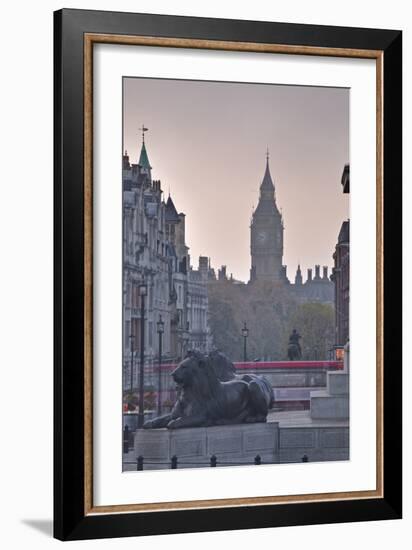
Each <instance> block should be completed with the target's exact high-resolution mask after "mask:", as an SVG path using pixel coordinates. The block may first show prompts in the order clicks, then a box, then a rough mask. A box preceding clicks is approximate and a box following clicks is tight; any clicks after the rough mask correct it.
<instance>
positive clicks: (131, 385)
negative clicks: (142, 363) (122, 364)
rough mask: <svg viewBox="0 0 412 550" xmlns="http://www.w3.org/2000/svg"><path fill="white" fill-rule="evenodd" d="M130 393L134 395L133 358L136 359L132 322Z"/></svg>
mask: <svg viewBox="0 0 412 550" xmlns="http://www.w3.org/2000/svg"><path fill="white" fill-rule="evenodd" d="M129 338H130V355H131V359H130V393H133V374H134V373H133V366H134V365H133V357H134V334H133V331H132V321H130V336H129Z"/></svg>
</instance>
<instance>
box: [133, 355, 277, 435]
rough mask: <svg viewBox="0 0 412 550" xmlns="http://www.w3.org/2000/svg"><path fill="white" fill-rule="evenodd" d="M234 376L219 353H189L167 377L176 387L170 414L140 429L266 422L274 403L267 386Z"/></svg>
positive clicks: (249, 376)
mask: <svg viewBox="0 0 412 550" xmlns="http://www.w3.org/2000/svg"><path fill="white" fill-rule="evenodd" d="M235 373H236V371H235V367H234V365H233V363H232V362H231V361H230V360H229V359H228V358H227V357H226V356H225V355H224V354H222V353H220V352H212V353H210V354H209V355H204V354H202V353H200V352H198V351H194V352H189V353H188V355H187V356H186V357H185V359H183V361H182V362H181V363H179V365H178V366H177V367H176V368H175V370H174V371H173V372H172V373H171V376H172V377H173V380H174V381H175V383H176V386H177V400H176V403H175V405H174V407H173V409H172V411H171V412H170V413H169V414H165V415H163V416H159V417H157V418H154V419H152V420H148V421H147V422H145V424H144V426H143V428H145V429H148V428H169V429H177V428H192V427H201V426H217V425H223V424H242V423H244V422H248V423H251V422H266V416H267V413H268V410H269V409H270V408H271V407H272V406H273V401H274V397H273V389H272V386H271V384H270V383H269V381H268V380H267V379H266V378H265V377H263V376H258V375H255V374H246V375H244V376H237V375H236V374H235Z"/></svg>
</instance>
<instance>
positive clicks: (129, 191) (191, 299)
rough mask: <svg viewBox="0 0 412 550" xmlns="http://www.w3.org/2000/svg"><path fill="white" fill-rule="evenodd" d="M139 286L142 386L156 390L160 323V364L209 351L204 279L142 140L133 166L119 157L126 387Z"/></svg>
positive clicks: (134, 360)
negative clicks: (194, 265)
mask: <svg viewBox="0 0 412 550" xmlns="http://www.w3.org/2000/svg"><path fill="white" fill-rule="evenodd" d="M143 282H144V284H145V285H146V288H147V295H146V297H145V298H144V321H143V322H144V323H145V324H144V333H145V338H144V340H145V341H144V358H145V360H144V362H145V366H144V370H145V386H146V385H147V386H150V385H152V386H154V387H156V376H157V374H156V372H157V371H156V367H157V363H158V357H159V334H158V325H157V323H158V322H159V320H160V319H161V320H162V321H163V323H164V333H163V336H162V363H167V362H175V361H178V360H180V359H181V358H182V357H183V356H184V355H185V353H186V351H187V350H188V349H199V350H202V351H208V350H209V349H210V346H211V336H210V330H209V325H208V315H207V311H208V296H207V285H206V280H205V278H204V275H203V273H202V272H201V271H200V270H197V269H194V268H192V267H191V265H190V256H189V248H188V247H187V245H186V241H185V214H183V213H178V212H177V210H176V208H175V205H174V203H173V200H172V198H171V196H169V197H168V199H167V201H165V200H163V191H162V188H161V182H160V181H159V180H153V179H152V167H151V166H150V162H149V158H148V154H147V150H146V145H145V142H144V136H143V143H142V147H141V151H140V157H139V160H138V162H137V163H131V162H130V158H129V156H128V154H127V152H126V153H125V154H124V156H123V365H124V387H125V388H130V387H131V386H133V388H137V386H138V370H139V368H138V367H139V361H140V350H141V348H142V342H140V334H141V323H142V318H141V303H142V302H141V300H142V298H141V296H140V285H141V284H142V283H143ZM132 367H133V368H132ZM132 370H133V381H132V380H131V373H132Z"/></svg>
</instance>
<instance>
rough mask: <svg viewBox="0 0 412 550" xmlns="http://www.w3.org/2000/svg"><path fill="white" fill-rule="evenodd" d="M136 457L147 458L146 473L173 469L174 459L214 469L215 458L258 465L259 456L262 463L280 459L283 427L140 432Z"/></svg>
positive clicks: (261, 425)
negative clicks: (211, 464)
mask: <svg viewBox="0 0 412 550" xmlns="http://www.w3.org/2000/svg"><path fill="white" fill-rule="evenodd" d="M134 455H135V458H136V459H137V457H138V456H139V455H141V456H143V458H144V470H159V469H170V462H171V459H172V457H173V456H176V457H177V467H178V468H179V467H184V468H199V467H203V468H205V467H208V466H210V457H211V456H212V455H215V456H216V458H217V466H219V465H223V464H224V463H230V465H236V464H239V465H242V464H245V465H247V464H248V465H250V464H254V459H255V457H256V455H259V456H260V457H261V459H262V462H266V463H268V462H270V463H273V462H278V460H279V425H278V423H276V422H273V423H258V424H238V425H235V426H211V427H208V428H184V429H181V430H168V429H166V428H164V429H159V430H137V431H136V436H135V445H134Z"/></svg>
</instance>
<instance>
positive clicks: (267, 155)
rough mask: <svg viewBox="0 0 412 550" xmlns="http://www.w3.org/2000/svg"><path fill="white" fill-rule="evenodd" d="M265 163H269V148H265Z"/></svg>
mask: <svg viewBox="0 0 412 550" xmlns="http://www.w3.org/2000/svg"><path fill="white" fill-rule="evenodd" d="M266 161H267V162H269V147H266Z"/></svg>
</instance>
